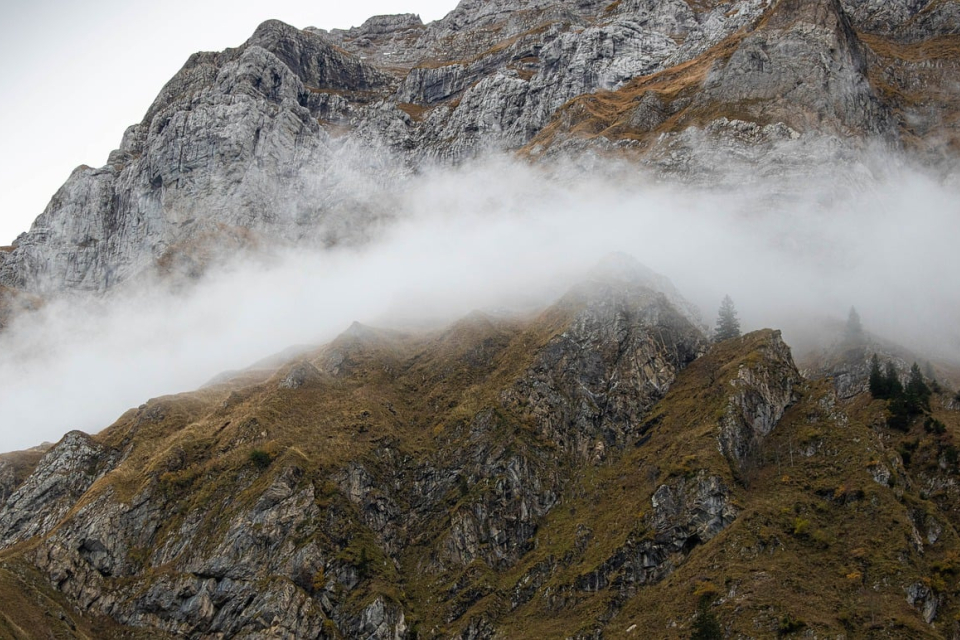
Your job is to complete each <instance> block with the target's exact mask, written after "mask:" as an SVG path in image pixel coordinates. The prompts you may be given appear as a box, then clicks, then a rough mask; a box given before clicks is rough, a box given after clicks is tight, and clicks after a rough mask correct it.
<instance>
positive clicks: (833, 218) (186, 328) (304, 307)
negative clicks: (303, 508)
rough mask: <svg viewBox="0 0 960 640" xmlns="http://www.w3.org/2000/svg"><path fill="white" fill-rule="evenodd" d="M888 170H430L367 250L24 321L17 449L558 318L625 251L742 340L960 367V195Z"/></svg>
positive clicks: (1, 431)
mask: <svg viewBox="0 0 960 640" xmlns="http://www.w3.org/2000/svg"><path fill="white" fill-rule="evenodd" d="M874 166H882V167H884V169H883V170H882V171H879V172H875V173H874V174H873V175H860V174H857V176H858V177H857V179H855V180H850V175H851V172H850V171H849V170H848V168H843V170H842V171H838V172H837V173H836V176H837V177H836V179H823V178H818V179H817V180H816V182H815V183H814V182H811V183H809V184H807V183H804V182H803V180H804V179H803V178H802V177H794V178H790V179H789V180H791V181H793V183H792V184H784V182H783V181H782V180H773V179H771V180H770V181H769V182H768V183H766V184H764V183H763V182H761V183H759V184H758V183H756V182H754V183H753V184H751V185H750V186H749V187H745V188H743V189H737V188H726V189H723V190H707V189H693V188H684V187H681V186H677V185H672V186H671V185H664V184H658V183H656V182H655V181H653V180H651V179H649V178H648V177H646V176H645V175H644V174H643V173H641V172H638V171H637V169H636V168H634V167H630V166H627V165H621V164H617V163H612V162H611V163H595V164H593V165H592V166H591V167H590V168H589V169H584V168H583V167H581V166H576V165H564V166H560V167H554V168H552V169H550V170H549V171H548V170H544V169H543V168H534V167H530V166H528V165H525V164H521V163H517V162H514V161H511V160H509V159H505V158H501V157H495V158H487V159H485V160H483V161H477V162H474V163H471V164H469V165H466V166H463V167H460V168H457V169H444V170H435V171H429V172H426V173H424V174H422V175H419V176H417V177H415V178H413V179H411V180H409V181H407V183H406V184H405V185H404V186H403V187H402V188H398V190H397V192H396V193H394V194H393V195H392V197H391V199H390V202H385V203H383V205H382V206H383V207H384V209H385V210H388V211H389V212H391V213H392V214H393V222H392V223H390V224H389V225H387V226H385V227H384V228H382V229H380V231H379V233H378V235H377V237H376V239H375V240H373V241H371V242H370V243H368V244H366V245H364V246H363V247H360V248H355V247H354V248H335V249H327V250H305V249H304V250H297V251H289V252H286V253H285V254H284V255H282V256H280V257H274V258H273V259H271V260H269V261H265V260H260V259H250V258H248V257H243V258H238V259H236V260H234V261H233V262H231V263H230V264H229V265H228V266H227V267H225V268H222V269H219V270H217V271H216V272H214V273H211V274H209V275H208V276H206V277H205V278H204V279H203V280H201V281H200V282H198V283H197V284H196V285H195V286H192V287H190V288H189V289H188V290H186V291H181V292H179V293H170V292H169V290H167V289H165V288H162V287H146V288H142V289H140V290H138V291H136V292H128V293H124V294H118V295H115V296H113V297H110V298H109V299H102V300H61V301H57V302H54V303H52V304H50V305H48V306H47V307H46V308H44V309H43V311H42V312H40V313H37V314H33V315H30V316H27V317H23V318H22V319H21V321H20V322H18V323H16V324H14V326H12V327H11V329H10V330H9V331H8V332H6V333H4V334H3V335H0V407H3V409H4V411H3V421H2V423H0V424H2V427H0V451H9V450H13V449H20V448H26V447H30V446H34V445H36V444H39V443H40V442H42V441H44V440H48V441H54V440H57V439H59V438H60V437H61V436H62V435H63V434H64V433H65V432H66V431H69V430H71V429H81V430H84V431H89V432H96V431H99V430H100V429H102V428H104V427H106V426H108V425H109V424H110V423H111V422H112V421H113V420H115V419H116V418H117V417H118V416H119V415H120V414H121V413H123V411H125V410H126V409H128V408H130V407H133V406H137V405H139V404H141V403H143V402H144V401H145V400H146V399H148V398H150V397H155V396H158V395H163V394H167V393H175V392H179V391H185V390H190V389H193V388H196V387H197V386H199V385H201V384H203V383H204V382H206V381H207V380H209V379H210V378H212V377H213V376H215V375H216V374H217V373H219V372H221V371H224V370H230V369H237V368H242V367H245V366H248V365H249V364H251V363H252V362H255V361H256V360H258V359H260V358H263V357H265V356H268V355H270V354H272V353H275V352H279V351H281V350H283V349H285V348H287V347H289V346H291V345H294V344H303V343H314V344H320V343H323V342H326V341H328V340H330V339H332V338H333V337H335V336H336V335H337V334H338V333H340V332H341V331H343V330H344V329H346V328H347V327H348V326H349V325H350V323H351V322H352V321H354V320H357V321H360V322H363V323H366V324H373V325H380V326H389V325H391V324H394V325H395V324H397V323H406V324H411V323H417V322H434V323H436V322H441V321H445V320H452V319H455V318H457V317H460V316H462V315H465V314H466V313H469V312H470V311H471V310H473V309H476V308H481V309H495V308H503V307H508V308H517V307H521V306H529V305H533V304H545V303H548V302H550V301H551V300H552V299H555V298H556V297H558V296H559V295H561V294H562V293H563V291H564V290H565V289H566V287H568V286H569V285H570V284H572V283H573V282H575V281H576V280H577V279H578V278H580V277H582V275H583V274H584V273H586V272H587V271H588V270H589V269H590V268H591V267H592V266H593V265H595V264H596V263H597V262H598V261H599V260H601V259H602V258H603V257H604V256H606V255H607V254H609V253H611V252H615V251H620V252H624V253H627V254H630V255H632V256H634V257H636V258H637V259H638V260H640V261H641V262H643V263H644V264H646V265H647V266H649V267H650V268H652V269H654V270H656V271H658V272H660V273H662V274H664V275H666V276H667V277H668V278H670V279H671V280H672V281H673V283H674V284H675V285H676V287H677V289H678V290H679V291H680V293H681V294H682V295H684V296H685V297H686V298H687V299H689V300H690V301H691V302H693V303H694V304H695V305H697V306H699V307H700V309H701V310H702V311H703V317H704V321H705V322H706V323H707V324H709V325H712V324H713V322H714V319H715V313H716V309H717V306H718V305H719V302H720V300H721V298H722V297H723V296H724V295H725V294H729V295H730V296H731V297H732V298H733V299H734V301H735V303H736V305H737V309H738V311H739V313H740V316H741V320H742V325H743V327H744V329H745V330H751V329H755V328H760V327H766V326H772V327H778V328H782V329H784V331H785V337H786V338H787V340H788V342H790V341H791V337H796V339H797V340H806V339H807V338H808V337H809V336H811V335H816V334H817V332H818V331H819V329H818V328H819V327H820V326H821V323H822V321H823V320H824V319H827V320H829V319H834V320H842V319H844V318H845V317H846V314H847V311H848V310H849V308H850V306H851V305H853V306H855V307H856V308H857V310H858V311H859V313H860V315H861V317H862V319H863V323H864V326H865V328H866V329H867V330H868V331H871V332H873V333H876V334H878V335H882V336H884V337H886V338H889V339H891V340H895V341H897V342H900V343H902V344H904V345H906V346H908V347H911V348H914V349H917V350H920V351H923V352H926V353H931V354H935V355H936V357H938V358H941V359H952V360H960V294H958V293H957V292H958V291H960V270H958V269H957V268H956V254H955V249H954V244H955V239H954V236H955V234H956V232H957V230H958V229H960V204H958V203H960V198H958V195H960V194H958V193H957V189H956V188H954V187H949V186H944V184H943V183H942V182H941V181H938V180H935V179H933V178H931V177H929V176H926V175H924V173H922V172H921V171H918V170H914V169H911V168H909V167H906V166H903V165H902V164H898V163H896V162H883V163H875V165H874ZM861 173H862V172H861ZM818 175H819V176H823V175H830V172H829V171H827V172H820V173H818ZM785 193H789V194H790V195H789V196H785V195H784V194H785Z"/></svg>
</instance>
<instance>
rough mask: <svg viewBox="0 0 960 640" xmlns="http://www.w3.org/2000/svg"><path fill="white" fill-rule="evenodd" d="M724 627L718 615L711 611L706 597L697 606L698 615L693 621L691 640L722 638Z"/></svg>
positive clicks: (719, 639)
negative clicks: (721, 625) (718, 619)
mask: <svg viewBox="0 0 960 640" xmlns="http://www.w3.org/2000/svg"><path fill="white" fill-rule="evenodd" d="M722 639H723V629H722V628H721V627H720V623H719V622H717V618H716V616H714V615H713V612H712V611H710V602H709V600H708V599H706V598H704V599H701V600H700V605H699V606H698V607H697V617H696V619H694V621H693V633H691V634H690V640H722Z"/></svg>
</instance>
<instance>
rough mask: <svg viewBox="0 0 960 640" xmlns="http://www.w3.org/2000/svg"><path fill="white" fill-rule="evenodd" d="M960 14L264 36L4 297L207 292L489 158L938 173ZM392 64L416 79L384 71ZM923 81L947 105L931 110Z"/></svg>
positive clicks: (154, 136) (29, 239)
mask: <svg viewBox="0 0 960 640" xmlns="http://www.w3.org/2000/svg"><path fill="white" fill-rule="evenodd" d="M920 5H923V7H920ZM953 6H954V4H953V3H951V2H945V3H939V2H937V3H919V4H917V3H908V2H902V3H895V6H894V5H888V4H884V7H888V8H889V7H894V8H895V9H896V10H897V11H899V12H900V13H901V14H903V15H905V16H910V20H911V21H912V22H910V21H908V23H907V24H906V25H904V26H903V27H902V28H900V29H892V30H884V29H880V28H878V27H877V21H878V20H879V17H878V16H881V15H886V13H885V12H884V9H883V7H881V6H879V5H878V4H877V3H869V2H840V1H839V0H836V1H834V0H830V1H827V0H824V1H822V2H817V3H814V4H810V3H797V2H790V1H787V0H779V1H778V2H771V3H766V2H759V1H757V0H743V1H740V2H718V3H710V4H703V3H699V4H694V5H689V4H687V3H686V2H683V1H682V0H670V1H666V0H665V1H664V2H659V3H653V4H650V3H646V4H645V3H641V2H619V3H612V4H604V3H597V2H594V3H586V4H583V3H577V4H574V3H563V2H537V3H529V6H527V5H523V6H517V5H516V3H511V2H501V3H494V4H489V3H479V4H476V3H469V2H465V3H461V5H460V6H459V7H458V8H457V9H455V10H454V11H453V12H451V13H450V14H449V15H448V16H447V17H445V18H443V19H442V20H439V21H436V22H433V23H431V24H429V25H418V24H415V23H414V22H412V21H411V20H412V19H411V18H410V17H409V16H400V17H399V18H390V17H379V18H376V19H374V20H373V22H371V23H370V24H367V25H366V26H361V27H359V28H357V29H355V30H348V31H335V32H330V33H327V32H324V31H321V30H316V29H311V30H306V31H301V30H299V29H295V28H294V27H290V26H288V25H284V24H283V23H280V22H278V21H267V22H265V23H263V24H262V25H261V26H260V27H258V28H257V30H256V31H255V32H254V34H253V35H252V36H251V38H250V39H248V41H247V42H246V43H244V44H243V45H242V46H240V47H238V48H235V49H228V50H226V51H224V52H222V53H200V54H195V55H194V56H192V57H191V58H190V59H189V60H188V61H187V63H186V65H185V66H184V67H183V69H181V71H180V72H178V73H177V74H176V76H175V77H174V78H173V79H172V80H171V81H170V82H169V83H168V84H167V85H166V87H164V89H163V90H162V91H161V92H160V95H159V96H158V97H157V99H156V100H155V101H154V103H153V105H152V106H151V107H150V109H149V110H148V111H147V114H146V115H145V117H144V119H143V121H142V122H141V123H139V124H137V125H134V126H132V127H131V128H129V129H128V130H127V132H126V133H125V135H124V140H123V142H122V144H121V146H120V148H119V149H118V150H117V151H116V152H114V153H113V154H111V157H110V159H109V161H108V164H107V165H106V166H105V167H103V168H100V169H91V168H80V169H78V170H77V171H75V172H74V174H73V175H72V176H71V178H70V179H69V180H68V181H67V183H66V184H65V185H64V187H63V188H62V189H61V190H60V191H59V192H58V194H57V195H55V196H54V198H53V200H52V201H51V203H50V205H49V206H48V207H47V210H46V211H45V212H44V214H42V215H41V216H40V217H39V218H38V219H37V221H36V222H35V223H34V226H33V228H32V230H31V231H30V232H28V233H26V234H24V235H21V237H20V238H18V239H17V240H16V242H15V244H14V247H13V249H12V250H11V251H8V252H2V253H0V284H3V285H4V286H7V287H13V288H16V289H19V290H24V291H26V292H28V293H32V294H39V295H55V293H56V292H57V291H60V290H79V291H93V292H104V291H106V290H109V289H111V288H113V287H114V286H116V285H117V284H119V283H121V282H123V281H125V280H128V279H130V278H132V277H136V276H137V275H138V274H143V273H149V272H152V271H155V270H157V269H158V268H159V269H161V270H163V269H167V271H168V272H169V271H170V269H169V265H170V264H171V263H174V264H177V263H178V261H179V262H183V263H185V266H183V268H182V269H176V268H175V269H173V270H172V271H173V272H174V273H185V274H186V276H187V277H195V275H196V274H197V273H202V271H203V270H204V268H205V267H204V266H203V265H204V264H205V259H204V258H202V257H201V258H200V259H194V258H193V254H198V255H200V256H202V255H203V254H204V251H205V249H204V247H205V246H212V245H215V244H216V243H218V242H230V243H235V244H236V245H237V246H238V247H241V248H242V247H251V246H257V245H262V244H266V245H269V244H273V243H276V242H280V243H291V242H293V243H303V242H306V243H308V244H317V243H319V244H321V245H323V244H330V243H344V242H346V243H351V242H363V241H364V236H365V232H364V231H363V228H365V227H367V226H368V225H369V224H370V223H371V221H372V222H374V223H375V221H376V220H378V219H383V218H384V217H389V213H388V212H387V210H385V208H384V205H383V203H382V202H381V201H380V198H387V199H389V197H390V194H391V193H393V192H394V190H395V189H396V188H397V185H398V181H402V180H403V177H404V176H405V175H409V173H410V171H411V170H416V169H415V167H416V166H417V165H418V163H420V162H422V161H424V160H433V161H440V162H444V163H449V162H458V161H462V159H464V158H469V157H472V156H475V155H476V154H478V153H484V152H485V151H486V150H489V149H499V150H504V151H508V152H516V151H520V153H521V155H522V156H526V157H539V156H545V157H546V158H548V159H549V158H550V157H552V156H553V155H560V156H563V155H570V154H579V153H583V152H585V151H588V152H589V151H591V150H592V151H595V152H600V153H616V154H621V153H626V154H628V156H629V157H632V158H634V159H635V160H637V161H639V162H641V164H647V165H648V166H652V167H654V168H656V171H657V173H658V174H659V175H661V176H665V177H669V176H673V177H683V176H696V175H697V174H699V173H713V174H714V175H715V174H716V171H715V170H713V169H714V168H713V167H711V166H709V164H708V163H704V162H703V160H702V159H701V160H698V158H709V157H710V153H709V148H710V147H712V146H715V147H717V148H718V149H725V150H726V149H732V150H734V152H735V153H747V154H750V153H752V154H755V155H756V154H761V155H762V154H766V153H778V154H785V159H786V160H787V163H783V162H782V164H784V165H785V166H787V165H788V164H789V163H793V164H797V165H798V166H811V167H812V166H816V165H817V164H818V163H819V162H820V161H821V160H822V158H820V157H819V156H820V154H821V153H823V152H824V149H828V148H829V147H830V146H831V145H832V146H837V145H839V147H840V148H849V149H850V150H851V151H852V152H853V153H854V155H855V154H856V149H857V148H858V147H861V146H862V145H863V144H864V143H870V142H871V141H877V140H879V141H885V142H882V143H883V144H886V145H892V146H893V147H899V146H904V145H905V146H906V147H908V148H913V149H916V150H917V151H916V152H917V153H919V154H920V155H921V157H923V158H926V159H927V160H928V161H937V162H939V163H940V164H944V163H946V164H945V166H946V167H949V166H952V165H951V161H950V158H951V157H952V152H951V151H950V149H952V148H953V146H955V145H956V136H955V135H954V133H951V132H953V131H954V128H955V124H951V123H956V122H957V121H958V120H957V119H956V118H955V117H954V115H952V114H954V111H953V108H952V107H951V105H952V104H954V103H955V98H956V96H955V95H954V93H953V89H952V88H951V86H952V85H950V83H948V82H945V81H944V78H946V77H947V76H948V75H949V73H950V71H951V70H952V69H955V68H956V66H957V64H958V60H960V57H958V55H957V52H958V51H960V48H957V47H955V46H954V45H955V44H956V43H955V40H956V38H957V37H960V36H958V35H957V33H958V31H960V29H958V27H957V25H956V24H954V22H953V20H954V18H952V17H951V16H953V13H951V11H953V9H951V7H953ZM918 7H920V8H918ZM890 11H893V9H890ZM898 15H899V14H898ZM917 24H923V25H926V26H925V28H926V29H927V31H925V32H922V33H923V35H924V36H925V37H920V36H919V34H920V33H921V32H920V31H918V29H919V27H918V26H917ZM364 34H367V35H364ZM378 34H379V35H380V36H384V37H386V38H387V40H386V41H385V42H384V43H381V42H380V41H379V40H377V37H379V36H378ZM390 34H399V35H397V36H396V38H394V37H393V36H392V35H390ZM374 36H377V37H374ZM861 36H863V37H861ZM401 45H402V47H403V51H405V52H406V55H407V56H408V58H407V59H405V60H399V61H396V60H391V61H390V62H389V64H387V63H386V62H384V61H383V60H384V58H388V57H390V56H386V55H385V54H386V53H391V52H388V51H386V49H390V48H392V49H393V50H392V53H397V51H396V49H397V47H398V46H401ZM378 52H379V53H378ZM465 52H470V53H471V55H470V56H467V57H466V58H464V55H465ZM381 53H382V54H384V55H381ZM927 56H932V57H933V59H935V60H936V64H935V65H928V64H926V61H927ZM912 74H920V76H921V77H923V78H924V82H925V85H926V86H928V87H935V89H934V90H925V91H924V95H923V98H922V99H919V97H918V96H916V82H915V81H914V80H913V79H912V78H911V75H912ZM820 140H823V141H824V142H823V143H821V142H819V141H820ZM355 150H361V151H360V153H361V154H362V155H363V157H364V158H367V159H369V158H376V157H378V156H380V157H381V159H380V160H376V161H375V162H376V163H377V164H378V165H379V167H378V168H379V169H380V171H376V170H373V171H372V172H371V170H370V169H367V170H361V169H362V165H363V161H361V162H356V161H354V160H352V159H351V158H352V156H353V154H354V151H355ZM724 152H725V153H729V151H724ZM828 153H830V152H828ZM834 153H835V152H834ZM389 157H393V158H395V161H394V160H389V159H388V158H389ZM343 164H348V165H351V166H352V168H353V169H354V171H353V173H352V174H350V175H349V176H347V175H344V173H343V171H342V170H341V165H343ZM718 177H719V176H716V175H715V177H714V178H713V179H714V180H716V179H718ZM671 179H672V178H671ZM358 181H359V182H358ZM360 192H364V193H366V194H367V195H362V196H361V195H360ZM291 194H297V198H290V195H291ZM198 237H199V238H204V240H203V241H202V242H190V239H191V238H198ZM164 265H167V266H164Z"/></svg>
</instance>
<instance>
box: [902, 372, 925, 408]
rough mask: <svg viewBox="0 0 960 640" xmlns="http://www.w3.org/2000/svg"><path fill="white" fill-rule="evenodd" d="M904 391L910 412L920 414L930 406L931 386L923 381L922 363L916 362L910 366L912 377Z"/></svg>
mask: <svg viewBox="0 0 960 640" xmlns="http://www.w3.org/2000/svg"><path fill="white" fill-rule="evenodd" d="M903 391H904V393H903V395H904V401H905V403H906V409H907V412H908V413H910V414H913V415H918V414H920V413H922V412H923V410H924V409H929V408H930V387H928V386H927V384H926V383H925V382H924V381H923V374H922V373H920V365H918V364H917V363H916V362H914V363H913V366H912V367H910V379H909V380H908V381H907V386H906V387H905V388H904V390H903Z"/></svg>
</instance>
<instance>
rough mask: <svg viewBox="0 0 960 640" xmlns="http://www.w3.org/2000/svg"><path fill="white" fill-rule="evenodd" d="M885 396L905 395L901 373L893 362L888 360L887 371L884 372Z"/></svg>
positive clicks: (896, 396)
mask: <svg viewBox="0 0 960 640" xmlns="http://www.w3.org/2000/svg"><path fill="white" fill-rule="evenodd" d="M883 384H884V393H885V395H884V397H885V398H898V397H900V396H902V395H903V385H902V384H901V383H900V374H899V373H897V368H896V367H895V366H894V364H893V362H887V366H886V371H885V372H884V374H883Z"/></svg>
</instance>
